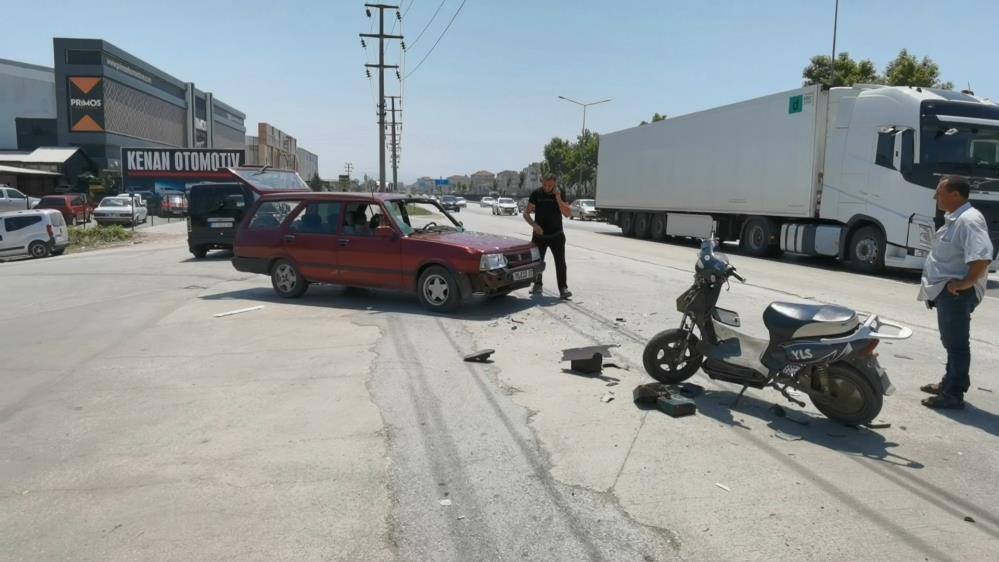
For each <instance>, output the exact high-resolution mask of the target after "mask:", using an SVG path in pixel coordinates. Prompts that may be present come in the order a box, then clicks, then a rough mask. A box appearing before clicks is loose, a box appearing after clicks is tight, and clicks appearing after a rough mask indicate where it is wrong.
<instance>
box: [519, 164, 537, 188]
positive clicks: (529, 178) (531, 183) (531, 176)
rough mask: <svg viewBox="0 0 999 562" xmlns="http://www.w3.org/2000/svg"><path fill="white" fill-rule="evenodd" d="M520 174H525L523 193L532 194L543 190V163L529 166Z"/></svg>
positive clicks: (522, 186)
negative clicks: (537, 190)
mask: <svg viewBox="0 0 999 562" xmlns="http://www.w3.org/2000/svg"><path fill="white" fill-rule="evenodd" d="M520 173H521V174H524V183H523V185H521V188H522V189H523V191H525V192H527V193H530V192H532V191H534V190H536V189H540V188H541V162H534V163H531V164H528V165H527V167H526V168H524V169H523V170H521V172H520Z"/></svg>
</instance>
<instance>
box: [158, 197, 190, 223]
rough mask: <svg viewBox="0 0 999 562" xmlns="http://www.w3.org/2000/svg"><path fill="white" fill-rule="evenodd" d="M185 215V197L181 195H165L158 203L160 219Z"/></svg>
mask: <svg viewBox="0 0 999 562" xmlns="http://www.w3.org/2000/svg"><path fill="white" fill-rule="evenodd" d="M185 215H187V197H186V196H184V194H183V193H167V194H166V195H164V196H163V199H162V200H161V201H160V216H161V217H183V216H185Z"/></svg>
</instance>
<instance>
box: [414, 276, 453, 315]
mask: <svg viewBox="0 0 999 562" xmlns="http://www.w3.org/2000/svg"><path fill="white" fill-rule="evenodd" d="M417 295H418V296H419V299H420V304H422V305H423V306H424V308H426V309H427V310H432V311H435V312H449V311H451V310H454V309H455V308H457V307H458V304H459V303H460V302H461V295H460V294H459V293H458V282H457V280H456V279H455V277H454V274H453V273H451V272H450V271H448V270H447V269H446V268H444V267H441V266H439V265H434V266H431V267H428V268H427V269H426V270H425V271H424V272H423V273H422V274H421V275H420V280H419V281H418V282H417Z"/></svg>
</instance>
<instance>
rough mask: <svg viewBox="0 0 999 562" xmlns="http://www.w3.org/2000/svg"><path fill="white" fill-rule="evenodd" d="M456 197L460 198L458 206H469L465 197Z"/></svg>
mask: <svg viewBox="0 0 999 562" xmlns="http://www.w3.org/2000/svg"><path fill="white" fill-rule="evenodd" d="M455 199H457V200H458V206H459V207H467V206H468V201H465V198H464V197H455Z"/></svg>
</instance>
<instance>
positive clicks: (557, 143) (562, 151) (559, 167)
mask: <svg viewBox="0 0 999 562" xmlns="http://www.w3.org/2000/svg"><path fill="white" fill-rule="evenodd" d="M544 153H545V164H546V165H547V170H545V173H546V174H547V173H552V174H555V176H556V177H557V178H558V179H559V181H562V180H564V178H565V175H566V173H568V172H569V171H570V167H571V164H572V145H571V144H569V141H567V140H565V139H560V138H558V137H555V138H553V139H552V140H551V141H550V142H549V143H548V144H546V145H545V151H544Z"/></svg>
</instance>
